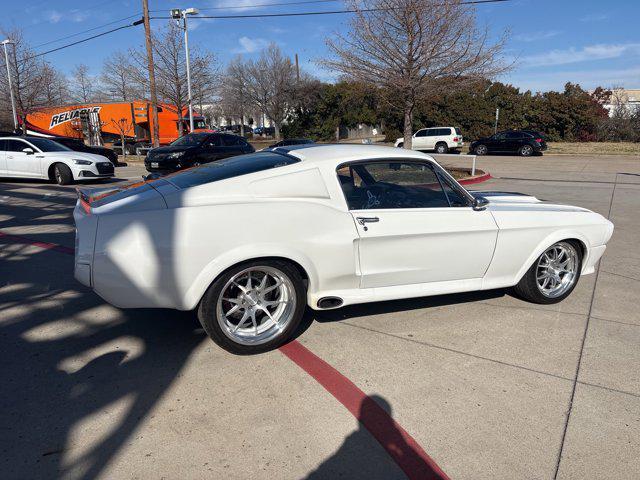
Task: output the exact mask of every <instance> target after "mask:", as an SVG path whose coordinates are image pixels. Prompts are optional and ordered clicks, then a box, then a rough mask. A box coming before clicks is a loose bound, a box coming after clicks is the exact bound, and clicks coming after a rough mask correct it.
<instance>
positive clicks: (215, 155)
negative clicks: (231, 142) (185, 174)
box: [201, 134, 225, 162]
mask: <svg viewBox="0 0 640 480" xmlns="http://www.w3.org/2000/svg"><path fill="white" fill-rule="evenodd" d="M221 137H222V135H218V134H215V135H209V136H208V137H207V139H206V140H205V141H204V142H203V144H202V152H201V156H202V157H203V158H202V160H203V161H205V162H213V161H215V160H219V159H221V158H225V152H224V147H223V146H222V139H221Z"/></svg>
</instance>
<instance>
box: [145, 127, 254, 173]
mask: <svg viewBox="0 0 640 480" xmlns="http://www.w3.org/2000/svg"><path fill="white" fill-rule="evenodd" d="M253 152H255V149H254V148H253V147H252V146H251V145H249V144H248V143H247V141H246V140H245V139H244V138H242V137H239V136H238V135H231V134H226V133H208V132H196V133H190V134H189V135H185V136H184V137H181V138H179V139H178V140H176V141H175V142H173V143H172V144H170V145H167V146H166V147H159V148H154V149H153V150H150V151H149V153H148V154H147V157H146V158H145V159H144V166H145V167H146V169H147V171H149V172H174V171H176V170H182V169H184V168H189V167H195V166H197V165H200V164H203V163H209V162H213V161H215V160H221V159H223V158H227V157H233V156H234V155H242V154H243V153H253Z"/></svg>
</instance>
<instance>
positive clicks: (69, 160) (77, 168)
mask: <svg viewBox="0 0 640 480" xmlns="http://www.w3.org/2000/svg"><path fill="white" fill-rule="evenodd" d="M0 140H18V141H20V142H21V143H24V146H25V148H31V149H32V150H33V151H34V153H33V154H26V153H24V152H8V151H1V152H0V157H1V158H2V160H0V175H1V176H4V177H16V178H44V179H47V178H49V168H50V167H51V165H53V164H54V163H64V164H65V165H67V166H68V167H69V169H70V170H71V173H72V175H73V179H74V180H91V179H95V178H109V177H112V176H113V175H112V174H100V172H99V171H98V169H97V167H96V164H97V163H107V164H109V165H111V162H110V161H109V159H108V158H106V157H103V156H102V155H96V154H94V153H87V152H76V151H63V152H43V151H41V150H40V149H39V148H37V147H36V146H35V145H34V144H33V143H31V142H29V140H28V138H25V139H22V138H16V137H0ZM74 160H86V161H89V162H91V164H90V165H78V164H76V163H75V162H74ZM82 171H89V172H91V173H92V174H93V175H94V176H92V177H82V176H81V175H80V172H82Z"/></svg>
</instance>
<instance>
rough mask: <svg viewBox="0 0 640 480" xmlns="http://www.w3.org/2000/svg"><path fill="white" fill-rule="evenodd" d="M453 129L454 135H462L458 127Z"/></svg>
mask: <svg viewBox="0 0 640 480" xmlns="http://www.w3.org/2000/svg"><path fill="white" fill-rule="evenodd" d="M454 130H455V131H456V135H462V132H461V131H460V129H459V128H458V127H455V128H454Z"/></svg>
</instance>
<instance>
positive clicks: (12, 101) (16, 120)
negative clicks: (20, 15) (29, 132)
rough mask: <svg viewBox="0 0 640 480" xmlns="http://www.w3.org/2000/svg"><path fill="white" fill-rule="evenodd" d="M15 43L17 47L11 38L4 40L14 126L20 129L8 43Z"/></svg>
mask: <svg viewBox="0 0 640 480" xmlns="http://www.w3.org/2000/svg"><path fill="white" fill-rule="evenodd" d="M10 43H11V44H13V46H14V48H15V43H13V42H12V41H11V40H9V39H6V40H4V41H3V42H2V46H3V47H4V61H5V64H6V66H7V80H8V81H9V96H10V97H11V111H12V112H13V128H14V129H15V130H18V115H17V114H16V101H15V99H14V98H13V83H12V82H11V69H10V68H9V54H8V53H7V45H8V44H10Z"/></svg>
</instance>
